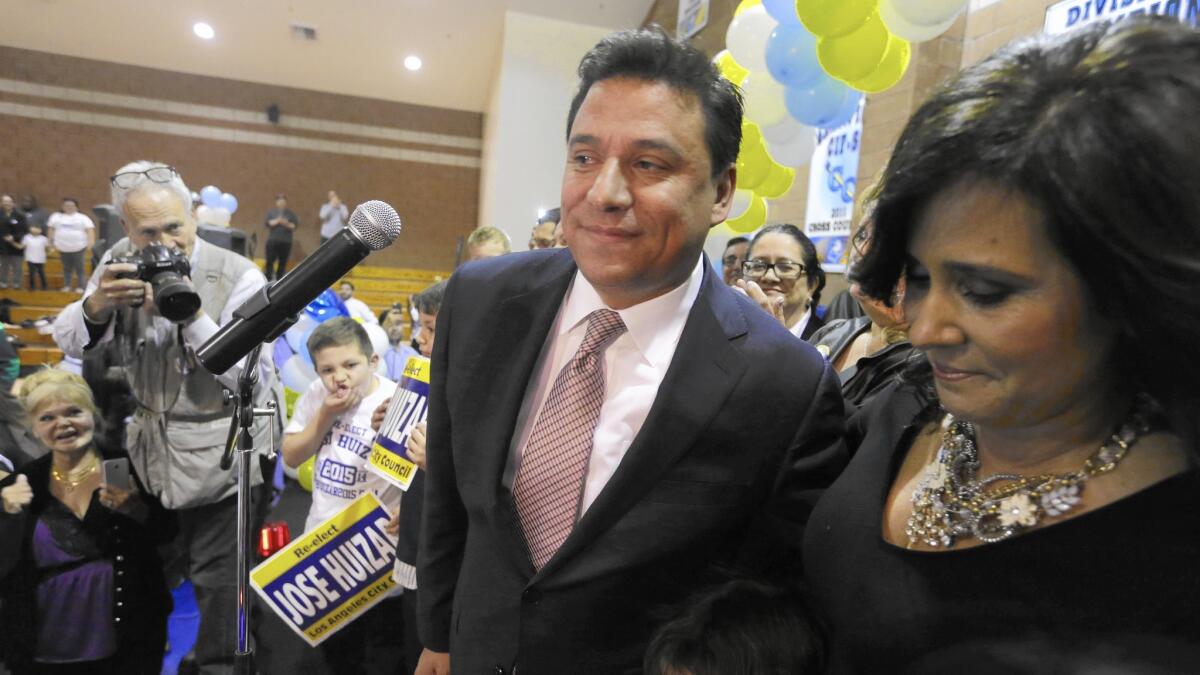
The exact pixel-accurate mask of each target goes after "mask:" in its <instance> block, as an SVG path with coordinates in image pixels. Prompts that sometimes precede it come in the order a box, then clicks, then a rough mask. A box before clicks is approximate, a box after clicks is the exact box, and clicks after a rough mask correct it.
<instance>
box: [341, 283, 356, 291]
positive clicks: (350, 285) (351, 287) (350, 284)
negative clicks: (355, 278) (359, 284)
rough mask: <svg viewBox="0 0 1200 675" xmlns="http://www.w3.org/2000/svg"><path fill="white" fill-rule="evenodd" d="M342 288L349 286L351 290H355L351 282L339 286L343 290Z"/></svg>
mask: <svg viewBox="0 0 1200 675" xmlns="http://www.w3.org/2000/svg"><path fill="white" fill-rule="evenodd" d="M342 286H349V287H350V290H354V284H353V283H351V282H349V281H343V282H342V283H340V284H338V288H341V287H342Z"/></svg>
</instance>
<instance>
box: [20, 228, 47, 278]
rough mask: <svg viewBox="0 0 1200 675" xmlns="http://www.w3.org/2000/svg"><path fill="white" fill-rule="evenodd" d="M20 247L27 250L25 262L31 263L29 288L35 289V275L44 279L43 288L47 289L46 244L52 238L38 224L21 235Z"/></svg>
mask: <svg viewBox="0 0 1200 675" xmlns="http://www.w3.org/2000/svg"><path fill="white" fill-rule="evenodd" d="M20 244H21V245H20V246H19V248H21V249H23V250H24V252H25V264H26V265H29V290H31V291H32V290H33V289H34V283H33V282H34V277H35V276H36V277H39V278H41V280H42V290H43V291H44V290H46V246H48V245H49V244H50V240H49V239H47V238H46V235H44V234H42V228H40V227H38V226H37V225H31V226H30V227H29V234H26V235H25V236H24V237H21V241H20Z"/></svg>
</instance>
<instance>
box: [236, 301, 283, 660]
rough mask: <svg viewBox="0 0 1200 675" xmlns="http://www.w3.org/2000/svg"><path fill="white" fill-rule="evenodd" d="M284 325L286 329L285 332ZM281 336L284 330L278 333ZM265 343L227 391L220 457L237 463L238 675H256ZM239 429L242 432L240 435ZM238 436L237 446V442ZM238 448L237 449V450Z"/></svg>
mask: <svg viewBox="0 0 1200 675" xmlns="http://www.w3.org/2000/svg"><path fill="white" fill-rule="evenodd" d="M287 325H290V324H285V325H284V327H283V328H284V329H285V330H286V328H287ZM279 332H280V333H282V331H279ZM262 347H263V343H259V344H258V345H256V346H255V347H254V350H253V351H252V352H250V355H249V356H248V357H246V361H245V366H244V367H243V368H242V372H241V374H240V375H239V376H238V392H237V394H236V395H234V394H232V393H230V392H228V391H226V392H225V401H226V403H230V402H236V404H237V405H236V406H235V407H234V411H233V417H232V419H231V420H230V424H229V435H228V437H227V438H226V439H225V454H224V455H223V456H222V457H221V469H222V470H223V471H228V470H229V467H230V466H232V465H233V455H234V453H235V452H236V454H237V460H238V468H237V478H238V492H237V649H236V651H235V652H234V655H233V665H234V673H236V675H254V673H255V669H254V650H253V649H252V648H251V647H250V613H249V608H248V605H249V598H250V498H251V491H250V476H251V474H250V472H251V471H252V467H251V461H250V460H251V458H252V457H253V456H254V438H253V436H252V435H251V433H250V432H251V429H252V428H253V426H254V418H256V417H273V416H275V415H276V414H277V406H276V403H275V401H268V402H267V406H266V407H265V408H255V407H254V386H255V385H256V384H258V356H259V352H261V351H262ZM239 430H240V433H239ZM235 437H236V443H235ZM235 446H236V449H235Z"/></svg>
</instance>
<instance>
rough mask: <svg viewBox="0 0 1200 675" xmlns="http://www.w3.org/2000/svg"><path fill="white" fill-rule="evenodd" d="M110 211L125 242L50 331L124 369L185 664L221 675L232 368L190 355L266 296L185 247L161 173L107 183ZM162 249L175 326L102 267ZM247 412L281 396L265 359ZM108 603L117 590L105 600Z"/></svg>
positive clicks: (124, 277) (174, 179)
mask: <svg viewBox="0 0 1200 675" xmlns="http://www.w3.org/2000/svg"><path fill="white" fill-rule="evenodd" d="M110 182H111V187H112V202H113V206H114V208H115V209H116V211H117V213H118V214H119V215H120V217H121V225H122V226H123V227H124V229H125V235H126V237H125V238H124V239H121V240H120V241H118V242H117V243H116V244H114V245H113V247H112V248H111V249H109V250H108V251H107V252H105V254H104V256H103V257H102V258H101V261H100V265H99V266H98V267H97V269H96V271H95V273H93V274H92V277H91V280H90V281H89V282H88V284H87V290H86V291H85V293H84V297H83V299H82V300H80V301H78V302H75V303H72V304H70V305H68V306H67V307H66V308H65V309H64V310H63V311H62V313H61V314H59V316H58V318H57V319H56V321H55V323H54V339H55V342H57V343H58V346H59V347H60V348H61V349H62V350H63V352H64V353H65V354H67V355H69V356H74V357H77V358H82V357H83V355H84V353H85V352H88V351H89V350H92V349H95V348H97V347H99V346H101V345H104V344H105V343H108V342H110V341H115V343H116V347H117V348H118V350H119V351H120V353H121V356H122V359H123V360H124V362H125V369H126V380H127V381H128V383H129V385H130V387H131V389H132V390H133V394H134V398H135V400H136V401H137V407H136V409H135V411H134V414H133V416H132V417H131V418H130V421H129V424H128V426H127V428H126V437H125V446H126V449H127V450H128V452H129V456H130V458H131V460H132V462H133V466H134V470H135V471H136V472H137V474H138V476H139V477H140V478H141V480H142V483H143V484H145V486H146V488H147V489H148V490H149V491H150V492H151V493H153V495H154V496H155V497H157V498H158V499H159V500H160V501H161V502H162V504H163V506H165V507H167V508H168V509H172V510H173V511H175V513H176V514H177V515H178V517H179V530H180V532H179V537H178V538H177V540H176V542H175V546H174V549H175V550H174V551H173V553H174V554H176V555H177V556H178V560H177V561H173V562H177V563H178V567H179V568H181V569H176V566H175V565H169V567H171V568H172V569H171V571H176V572H178V573H182V574H183V575H185V576H187V577H188V578H190V579H191V581H192V584H193V586H194V587H195V590H196V598H197V603H198V604H199V607H200V632H199V635H198V638H197V641H196V648H195V661H196V664H197V666H198V667H199V671H200V672H201V673H228V672H232V662H233V653H234V649H235V647H236V634H237V631H236V617H235V611H236V607H237V586H236V583H237V582H236V562H237V561H236V553H237V538H236V537H235V536H234V532H236V531H237V525H236V513H237V509H236V506H237V482H236V476H235V475H234V471H233V470H228V471H222V470H221V469H220V467H219V466H218V464H219V461H220V458H221V454H222V450H223V446H224V444H225V435H226V432H227V430H228V427H229V416H230V414H231V407H230V406H227V405H226V404H225V401H224V397H223V390H224V389H226V388H228V389H231V390H236V388H237V386H236V385H237V379H238V376H239V375H240V374H241V370H242V368H243V366H244V361H243V362H239V363H238V364H236V365H235V366H234V367H232V368H230V369H229V370H228V371H227V372H225V373H224V374H222V375H213V374H211V373H209V372H208V371H207V370H205V369H204V368H203V367H201V366H200V365H199V363H198V362H197V361H196V359H195V350H196V349H198V348H199V347H200V345H202V344H204V342H205V341H207V340H208V338H209V337H211V336H212V335H213V334H214V333H216V332H217V330H218V328H219V327H220V325H222V324H225V323H227V322H228V321H230V320H231V319H232V314H233V311H234V310H235V309H237V308H238V307H240V306H241V305H242V303H243V302H245V301H246V300H247V299H248V298H249V297H250V296H251V295H253V294H254V293H256V292H257V291H259V290H260V289H262V288H263V286H264V285H265V284H266V278H265V277H264V276H263V274H262V272H261V271H259V269H258V267H257V266H256V265H255V264H254V263H253V262H251V261H250V260H248V259H246V258H244V257H242V256H240V255H238V254H236V253H234V252H232V251H228V250H226V249H223V248H220V247H217V246H214V245H212V244H209V243H207V242H205V241H203V240H202V239H200V238H199V237H197V236H196V219H195V216H194V214H193V211H192V205H191V192H190V190H188V187H187V186H186V185H185V184H184V182H183V180H182V179H181V178H180V176H179V173H178V172H177V171H176V170H175V169H174V168H172V167H170V166H167V165H165V164H159V163H156V162H146V161H139V162H133V163H130V164H127V165H125V166H123V167H121V168H120V169H119V170H117V172H116V174H114V175H113V176H112V178H111V181H110ZM150 246H164V247H166V248H169V249H174V250H175V251H177V252H179V253H182V254H184V255H186V256H187V258H188V260H189V263H190V266H191V275H190V278H189V277H184V279H185V280H186V281H187V283H189V284H191V285H192V287H193V289H194V290H195V292H196V294H198V295H199V296H200V299H201V304H200V308H199V310H197V311H196V313H195V314H194V315H192V316H189V317H187V318H185V319H183V320H182V321H179V322H172V321H169V320H167V319H166V318H164V317H162V316H161V315H160V314H159V312H158V311H157V309H156V308H155V305H154V294H153V292H152V289H151V286H150V284H149V283H148V282H146V281H143V280H141V279H140V278H138V277H137V270H138V267H137V266H136V265H134V264H131V263H122V262H110V261H112V260H113V258H115V257H126V256H129V255H131V254H137V253H140V252H142V251H144V250H145V249H147V247H150ZM257 366H258V368H259V388H258V391H257V393H256V397H255V406H256V407H261V406H264V405H265V404H266V403H267V402H268V401H270V400H276V401H277V402H278V403H279V409H280V410H282V409H283V405H282V401H283V396H282V391H281V390H280V388H279V385H278V381H277V379H276V375H275V368H274V366H273V365H272V363H271V357H270V355H269V350H266V351H264V352H263V355H262V356H261V357H260V359H259V362H258V364H257ZM281 422H282V421H281V420H280V419H278V418H263V419H261V420H256V423H255V427H254V430H253V437H254V447H255V449H256V451H257V452H258V453H259V454H260V455H265V454H266V452H267V451H268V449H269V448H270V447H271V435H272V433H275V432H278V431H281V427H282V424H281ZM251 482H252V483H253V484H254V485H255V486H256V487H255V492H254V494H253V497H255V498H256V499H258V501H259V503H260V504H261V503H263V501H264V500H262V499H261V497H262V495H261V494H260V493H261V490H262V483H263V476H262V475H261V473H260V472H258V471H255V472H254V475H253V476H252V478H251ZM115 590H116V591H117V592H118V593H120V590H121V589H120V582H119V580H118V583H117V588H116V589H115Z"/></svg>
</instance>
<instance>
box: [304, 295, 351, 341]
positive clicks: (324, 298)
mask: <svg viewBox="0 0 1200 675" xmlns="http://www.w3.org/2000/svg"><path fill="white" fill-rule="evenodd" d="M304 313H305V314H307V315H309V316H311V317H312V318H314V319H316V320H317V323H321V322H323V321H328V320H330V319H332V318H334V317H335V316H350V310H348V309H346V303H344V302H342V299H341V298H339V297H338V294H337V293H334V292H333V291H332V290H331V289H328V288H326V289H325V290H323V291H321V294H320V295H318V296H317V299H316V300H313V301H312V302H310V303H308V306H307V307H305V308H304ZM305 339H306V340H307V338H305Z"/></svg>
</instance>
